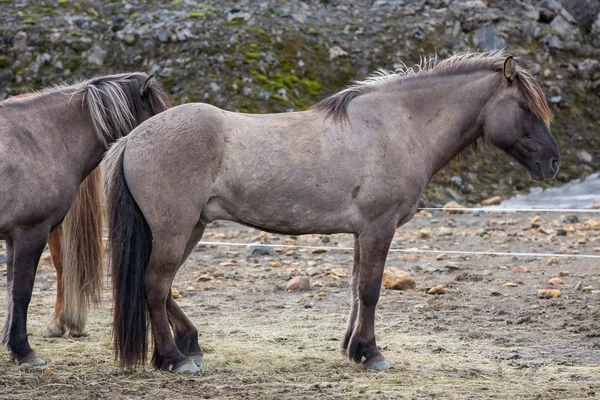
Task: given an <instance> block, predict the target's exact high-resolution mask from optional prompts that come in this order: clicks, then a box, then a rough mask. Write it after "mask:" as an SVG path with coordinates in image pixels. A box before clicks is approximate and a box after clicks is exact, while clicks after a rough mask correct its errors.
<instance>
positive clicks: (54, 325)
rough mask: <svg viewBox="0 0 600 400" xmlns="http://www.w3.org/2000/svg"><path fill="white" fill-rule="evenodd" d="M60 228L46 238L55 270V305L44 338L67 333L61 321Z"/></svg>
mask: <svg viewBox="0 0 600 400" xmlns="http://www.w3.org/2000/svg"><path fill="white" fill-rule="evenodd" d="M61 241H62V228H61V227H59V228H58V229H56V230H55V231H54V232H52V233H50V236H49V237H48V248H49V249H50V256H51V257H52V265H54V268H55V269H56V303H55V304H54V317H53V318H52V321H50V323H49V324H48V327H47V328H46V330H45V331H44V333H43V335H44V337H61V336H62V335H64V334H65V332H66V331H67V327H66V326H65V324H64V323H63V321H62V316H63V313H64V311H65V293H64V289H63V279H62V269H63V268H62V267H63V265H62V243H61Z"/></svg>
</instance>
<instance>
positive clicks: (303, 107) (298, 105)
mask: <svg viewBox="0 0 600 400" xmlns="http://www.w3.org/2000/svg"><path fill="white" fill-rule="evenodd" d="M292 101H293V102H294V105H295V106H296V108H297V109H299V110H306V109H307V108H308V104H306V103H305V102H303V101H302V100H299V99H293V100H292Z"/></svg>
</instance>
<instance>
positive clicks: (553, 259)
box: [546, 257, 560, 265]
mask: <svg viewBox="0 0 600 400" xmlns="http://www.w3.org/2000/svg"><path fill="white" fill-rule="evenodd" d="M559 262H560V260H559V259H558V257H550V258H549V259H548V261H547V262H546V265H554V264H558V263H559Z"/></svg>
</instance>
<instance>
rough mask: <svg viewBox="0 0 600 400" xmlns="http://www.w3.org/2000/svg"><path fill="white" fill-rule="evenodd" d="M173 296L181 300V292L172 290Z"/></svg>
mask: <svg viewBox="0 0 600 400" xmlns="http://www.w3.org/2000/svg"><path fill="white" fill-rule="evenodd" d="M171 296H173V298H174V299H178V298H179V290H177V289H173V290H171Z"/></svg>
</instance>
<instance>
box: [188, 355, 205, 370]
mask: <svg viewBox="0 0 600 400" xmlns="http://www.w3.org/2000/svg"><path fill="white" fill-rule="evenodd" d="M190 358H191V359H192V361H194V364H196V365H197V366H198V367H200V368H202V367H203V366H204V356H195V357H190Z"/></svg>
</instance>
